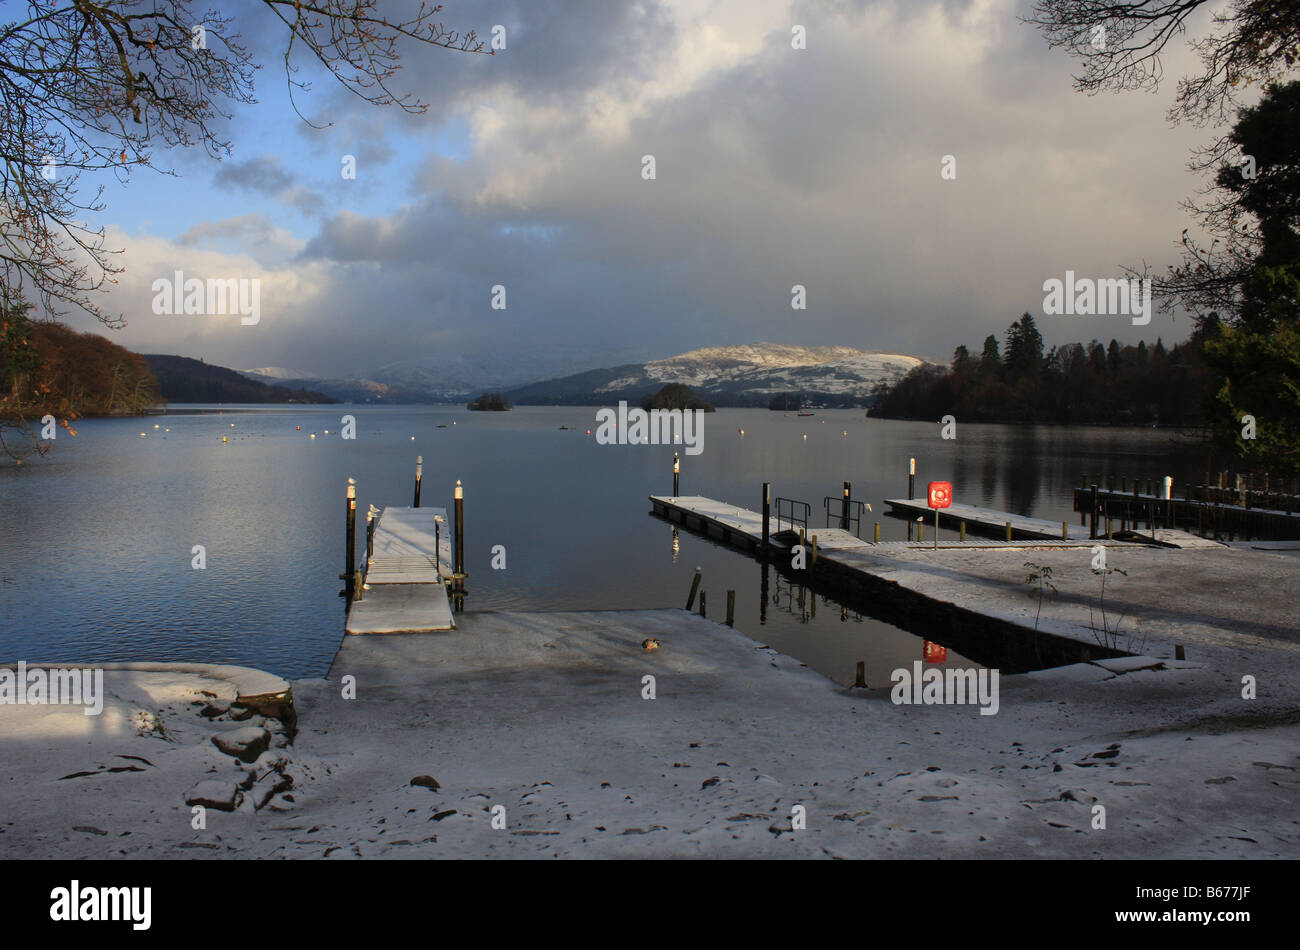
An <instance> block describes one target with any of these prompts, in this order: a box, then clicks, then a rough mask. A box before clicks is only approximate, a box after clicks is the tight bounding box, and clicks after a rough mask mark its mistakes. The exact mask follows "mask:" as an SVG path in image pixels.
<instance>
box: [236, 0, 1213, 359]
mask: <svg viewBox="0 0 1300 950" xmlns="http://www.w3.org/2000/svg"><path fill="white" fill-rule="evenodd" d="M697 6H699V8H700V9H703V6H700V5H697ZM465 9H466V10H467V11H471V13H472V16H474V17H480V16H481V17H483V18H484V19H483V22H475V23H473V24H472V25H473V26H474V27H475V28H477V29H479V30H480V32H481V33H482V34H483V36H484V38H485V39H490V31H491V27H492V25H493V24H494V23H498V22H500V23H502V24H504V25H505V26H506V28H507V36H508V44H509V45H508V48H507V50H506V51H504V52H503V53H501V54H500V55H498V56H496V57H467V56H464V55H462V54H456V53H450V52H447V51H441V50H432V51H425V52H423V53H422V54H420V55H411V56H409V57H408V59H407V60H405V64H406V68H405V69H404V70H403V71H402V73H401V74H400V83H399V85H400V86H401V87H402V88H404V89H413V90H414V91H417V92H421V93H422V95H423V98H425V99H427V100H429V101H430V102H431V103H432V104H433V106H432V108H431V110H430V114H429V116H426V117H423V118H419V117H408V116H403V115H401V114H400V113H398V112H396V111H395V110H388V111H383V112H381V111H376V110H373V109H369V110H367V109H366V108H364V107H362V106H359V105H358V104H357V103H356V101H355V99H352V98H350V97H348V96H347V95H346V94H345V93H342V92H341V91H340V90H338V89H337V88H334V87H329V88H324V87H319V86H318V88H317V90H316V91H315V92H314V93H313V96H320V97H321V98H322V99H325V100H326V101H328V102H329V103H331V104H332V106H336V107H337V109H338V111H337V112H336V113H335V114H334V115H332V116H331V118H332V119H333V120H334V121H335V123H336V124H335V126H334V127H333V128H332V129H330V130H329V131H328V132H326V133H323V134H322V135H319V136H316V137H315V138H313V139H312V142H313V143H314V147H315V148H317V149H318V150H319V151H320V152H321V153H322V154H323V155H325V157H326V158H330V159H331V161H333V162H334V167H337V158H336V157H333V155H332V153H334V152H352V151H354V150H355V149H356V148H357V147H358V145H361V146H365V147H367V148H373V149H377V150H379V152H380V157H379V158H378V159H377V161H376V164H378V162H379V161H382V155H383V150H384V149H390V150H393V149H396V150H397V151H395V152H392V154H393V155H394V156H396V157H401V158H403V160H404V161H406V162H407V164H408V165H409V164H410V163H411V161H412V159H419V160H418V161H416V163H415V164H416V165H417V166H418V167H417V168H416V169H415V171H414V172H413V174H412V175H411V176H410V177H409V179H408V180H403V181H402V182H399V183H398V184H401V185H404V186H405V187H407V188H409V189H410V201H409V202H407V203H406V204H404V205H402V206H401V207H399V208H396V209H395V210H393V211H391V212H388V211H384V212H380V211H377V210H375V209H374V208H373V206H372V205H371V204H370V203H369V199H368V198H356V197H354V198H353V202H354V203H352V204H350V205H348V206H347V207H348V210H337V209H335V210H331V211H330V212H329V213H327V214H326V215H325V216H324V217H323V218H322V219H321V220H320V222H319V227H318V228H317V229H315V230H314V232H313V233H310V234H308V235H304V240H303V241H302V242H301V243H300V244H298V245H297V246H295V247H289V246H288V244H287V243H285V242H283V241H282V242H281V243H280V244H278V245H276V246H277V247H278V248H280V250H281V251H283V253H284V255H285V258H284V259H286V260H291V261H292V265H291V266H290V271H291V273H289V274H287V275H285V280H284V288H285V289H284V290H283V291H282V292H281V293H280V296H278V297H277V296H276V291H275V290H274V289H272V290H271V291H268V299H269V301H270V303H268V304H267V305H266V309H267V310H268V312H269V313H270V314H271V316H270V317H268V318H267V319H265V320H264V323H263V326H262V327H260V328H259V331H258V337H257V339H258V347H259V353H258V355H257V357H256V358H246V359H239V358H238V357H233V356H232V357H229V358H228V359H230V360H233V361H235V362H238V363H243V364H246V365H268V364H270V365H274V364H277V363H279V364H283V365H293V366H306V365H310V366H312V368H316V369H319V370H320V371H321V372H328V373H345V372H355V371H357V370H360V369H364V368H367V367H374V366H378V365H382V364H385V363H389V362H392V361H397V360H411V361H417V362H418V361H419V360H421V359H426V358H427V359H434V358H435V357H441V356H442V355H445V354H448V353H453V354H456V355H457V356H459V357H465V358H470V357H473V358H478V357H480V356H481V357H482V358H483V360H484V361H485V363H490V364H492V365H513V366H524V365H527V366H532V367H535V368H536V375H546V374H548V373H551V372H562V371H565V370H566V369H569V368H573V369H576V368H582V367H584V366H591V365H599V364H601V363H602V362H604V363H608V362H621V361H625V360H627V359H631V358H637V359H644V358H654V357H661V356H666V355H670V354H672V353H675V352H680V351H682V350H686V349H690V348H693V347H697V346H705V345H716V344H725V343H744V342H752V341H755V340H761V339H773V340H781V341H788V342H800V343H810V344H813V343H844V344H849V345H856V346H861V347H866V348H875V349H888V350H895V351H902V352H915V353H919V354H921V355H927V356H937V357H940V358H942V357H946V356H947V355H948V354H949V353H951V350H952V348H953V347H954V346H956V345H957V344H958V343H966V344H968V345H974V346H977V345H978V344H979V342H980V341H981V340H982V339H983V337H984V336H985V335H986V334H987V333H990V332H997V333H1000V332H1001V331H1002V330H1004V329H1005V327H1006V326H1007V324H1009V323H1010V322H1011V321H1012V320H1013V319H1015V318H1016V317H1017V316H1018V315H1019V313H1020V312H1021V311H1024V310H1029V311H1031V312H1036V313H1037V312H1039V310H1040V307H1041V302H1042V289H1041V287H1042V282H1043V281H1044V280H1045V279H1046V278H1048V277H1052V276H1060V275H1061V274H1063V273H1064V270H1065V269H1067V268H1069V269H1073V270H1075V271H1076V272H1078V273H1084V274H1092V275H1096V276H1106V275H1115V274H1117V271H1118V267H1119V266H1120V265H1122V264H1126V263H1133V262H1140V261H1141V260H1142V259H1144V258H1145V259H1151V260H1161V255H1165V254H1172V253H1173V248H1172V239H1173V238H1175V237H1176V236H1177V234H1178V233H1179V232H1180V231H1181V229H1182V227H1184V226H1186V222H1185V221H1184V219H1183V217H1182V213H1181V211H1180V209H1179V207H1178V201H1179V199H1180V198H1182V197H1183V196H1184V195H1185V194H1187V193H1188V192H1189V191H1190V190H1191V189H1192V188H1194V187H1195V184H1196V182H1195V180H1194V179H1191V178H1190V177H1188V176H1186V175H1185V174H1183V172H1182V168H1183V164H1184V162H1185V159H1186V157H1187V151H1188V148H1189V146H1190V145H1191V144H1193V143H1195V142H1196V141H1198V140H1199V133H1197V132H1196V131H1195V130H1186V129H1179V130H1171V129H1169V128H1168V127H1167V126H1166V125H1165V124H1164V122H1163V112H1164V108H1165V104H1164V101H1163V99H1156V98H1153V97H1149V96H1137V95H1130V96H1101V97H1092V98H1089V97H1084V96H1080V95H1078V94H1076V93H1075V92H1073V90H1072V88H1071V84H1070V68H1071V66H1072V65H1073V64H1072V63H1070V62H1069V61H1068V60H1067V59H1066V58H1065V57H1063V56H1061V55H1059V54H1055V53H1052V52H1050V51H1049V50H1047V49H1046V47H1045V45H1044V44H1043V43H1042V40H1041V37H1040V36H1039V35H1038V34H1037V33H1036V32H1035V31H1033V30H1032V29H1031V28H1029V27H1027V26H1025V25H1024V24H1023V23H1021V22H1019V20H1018V19H1017V13H1023V12H1024V10H1025V9H1027V4H1024V3H1022V4H1019V5H1017V6H1012V5H1009V4H1001V3H993V2H969V3H961V2H948V3H942V4H935V3H920V2H906V3H904V2H900V3H896V4H872V3H858V2H839V3H820V4H811V5H803V4H796V5H795V6H794V7H793V8H792V11H786V10H785V9H784V6H783V5H782V4H767V5H764V4H735V5H729V4H726V3H718V4H712V5H709V6H708V10H709V15H708V16H707V17H704V18H698V17H697V16H696V15H695V13H694V12H693V11H694V9H695V8H694V7H690V5H682V7H681V8H680V9H679V10H678V12H676V13H674V12H672V11H671V10H670V5H668V4H640V3H637V4H614V3H608V2H590V3H582V4H573V3H563V4H560V3H555V4H547V3H538V2H528V3H524V2H518V3H513V4H505V5H502V6H499V7H495V8H494V9H493V10H492V12H491V13H488V12H486V11H485V10H484V9H483V8H481V7H478V6H474V7H468V6H467V7H466V8H465ZM682 10H685V11H686V12H682ZM458 13H459V6H458V5H453V6H450V7H449V8H448V10H447V13H446V19H447V20H448V22H458V21H457V20H456V17H457V15H458ZM489 21H490V22H489ZM793 23H798V24H801V25H804V26H805V27H806V29H807V33H808V49H807V50H802V51H797V50H792V49H791V46H790V28H791V24H793ZM1170 72H1171V73H1177V72H1178V68H1177V64H1173V65H1171V67H1170ZM265 75H266V74H265V72H264V74H263V76H264V77H265ZM322 94H323V95H322ZM446 119H454V120H455V121H457V122H461V123H464V125H465V127H466V128H467V129H468V141H469V144H470V147H471V149H472V155H471V157H469V158H468V159H467V160H463V161H462V160H453V159H450V158H448V157H447V156H446V155H442V154H436V153H435V152H434V151H433V149H432V147H431V146H430V144H429V143H432V142H433V141H434V140H435V139H437V137H438V136H439V135H440V134H445V131H446V128H447V127H446V126H445V125H444V121H443V120H446ZM644 154H653V155H654V156H655V158H656V161H657V166H658V168H657V171H658V175H657V178H656V180H654V181H644V180H642V178H641V175H640V169H641V157H642V155H644ZM948 154H951V155H953V156H955V158H956V162H957V168H958V178H957V180H955V181H943V180H941V178H940V175H939V171H940V162H941V159H942V157H943V156H944V155H948ZM421 155H422V156H423V157H422V158H421ZM223 175H224V177H222V178H221V180H222V181H223V182H224V183H227V184H231V185H238V186H240V187H244V188H253V189H258V190H260V191H261V192H262V193H267V194H276V195H279V196H281V200H286V201H292V200H310V197H309V194H310V193H308V194H307V195H299V196H298V197H297V198H295V197H294V196H295V194H296V192H295V191H294V189H295V188H301V187H302V186H301V185H299V184H295V183H294V182H293V179H292V176H291V175H290V174H289V173H288V170H287V169H285V168H284V167H282V166H278V165H277V164H276V162H275V161H274V159H273V158H269V157H268V158H264V159H258V160H254V161H250V162H246V163H244V164H243V165H239V166H234V167H232V169H231V170H230V172H229V174H225V170H223ZM355 184H356V185H357V186H358V188H359V189H360V188H364V187H369V188H372V189H373V188H375V187H377V186H376V185H375V184H374V183H373V181H372V182H371V183H369V184H367V183H366V182H365V181H364V180H362V179H360V178H359V180H358V181H357V182H356V183H355ZM390 184H391V183H390ZM368 194H373V191H372V192H365V191H361V190H358V191H357V192H355V195H361V196H364V195H368ZM497 284H502V285H504V286H505V287H506V288H507V294H508V300H509V306H508V309H506V310H504V311H496V310H492V309H491V308H490V306H489V300H490V294H491V288H492V287H493V286H494V285H497ZM793 284H802V285H805V286H806V287H807V289H808V301H809V309H808V310H807V311H803V312H798V311H792V310H791V308H790V293H791V286H792V285H793ZM1157 322H1158V321H1157ZM1040 324H1041V325H1042V326H1043V332H1044V334H1045V335H1046V336H1047V338H1048V341H1049V343H1053V342H1063V341H1065V340H1074V339H1083V340H1087V339H1089V338H1091V337H1092V336H1094V335H1096V336H1101V337H1103V338H1104V339H1109V337H1110V336H1112V335H1114V336H1119V337H1120V338H1121V339H1124V338H1125V336H1126V332H1128V333H1132V332H1133V331H1132V330H1131V329H1129V328H1127V327H1126V326H1123V325H1121V324H1119V323H1115V322H1112V323H1110V324H1108V325H1107V324H1104V321H1095V320H1094V321H1086V320H1084V321H1080V320H1077V319H1076V320H1073V321H1067V320H1064V319H1061V318H1053V319H1051V320H1046V319H1044V320H1040ZM1149 329H1150V330H1151V331H1152V336H1154V333H1155V332H1161V331H1162V332H1165V334H1166V336H1170V335H1174V336H1176V335H1178V334H1179V333H1181V332H1183V330H1184V329H1185V328H1179V329H1177V330H1173V331H1171V330H1169V329H1163V328H1160V327H1157V326H1155V325H1154V324H1153V326H1152V327H1151V328H1149ZM230 345H231V346H232V347H233V346H236V345H237V344H236V343H234V342H232V343H231V344H230ZM311 361H314V362H311Z"/></svg>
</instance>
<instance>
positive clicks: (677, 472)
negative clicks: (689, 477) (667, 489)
mask: <svg viewBox="0 0 1300 950" xmlns="http://www.w3.org/2000/svg"><path fill="white" fill-rule="evenodd" d="M681 474H682V460H681V457H680V456H678V454H677V453H676V452H674V453H673V497H674V498H677V497H679V494H680V493H679V491H678V487H679V482H678V480H679V479H680V477H681Z"/></svg>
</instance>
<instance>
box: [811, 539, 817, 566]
mask: <svg viewBox="0 0 1300 950" xmlns="http://www.w3.org/2000/svg"><path fill="white" fill-rule="evenodd" d="M812 562H813V563H814V564H816V563H817V535H815V534H814V535H813V536H812Z"/></svg>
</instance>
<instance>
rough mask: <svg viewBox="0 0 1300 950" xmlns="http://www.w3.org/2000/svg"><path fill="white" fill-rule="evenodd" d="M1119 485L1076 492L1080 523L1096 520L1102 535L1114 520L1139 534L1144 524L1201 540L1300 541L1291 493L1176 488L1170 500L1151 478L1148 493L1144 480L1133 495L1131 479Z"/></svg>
mask: <svg viewBox="0 0 1300 950" xmlns="http://www.w3.org/2000/svg"><path fill="white" fill-rule="evenodd" d="M1114 481H1115V480H1114V478H1109V479H1108V487H1106V488H1103V487H1101V486H1100V485H1099V484H1095V483H1094V484H1093V485H1089V486H1087V487H1083V488H1076V489H1074V510H1075V511H1077V512H1079V513H1080V514H1081V516H1082V517H1081V519H1080V520H1081V521H1084V522H1087V521H1088V520H1089V519H1090V518H1095V519H1096V522H1097V525H1098V527H1097V533H1098V534H1099V535H1104V534H1105V533H1106V528H1105V526H1106V523H1107V522H1108V521H1109V522H1112V523H1113V524H1114V526H1115V527H1116V528H1117V530H1122V529H1124V528H1133V529H1134V530H1136V529H1137V527H1138V526H1140V525H1145V526H1146V527H1147V528H1148V529H1150V528H1152V527H1166V528H1181V529H1183V530H1185V531H1189V532H1195V533H1197V534H1199V535H1200V536H1201V537H1214V538H1226V539H1227V540H1230V541H1231V540H1237V539H1241V540H1246V541H1249V540H1273V541H1285V540H1296V539H1300V514H1298V513H1297V508H1298V507H1300V505H1298V504H1297V502H1298V501H1300V499H1297V498H1295V497H1294V496H1291V495H1284V494H1280V493H1271V494H1268V495H1264V494H1263V493H1256V492H1248V491H1246V490H1245V489H1237V490H1233V489H1224V488H1222V487H1219V488H1216V487H1214V486H1203V485H1202V486H1192V485H1183V486H1182V491H1181V492H1177V491H1174V490H1173V489H1172V486H1171V490H1170V492H1169V497H1168V498H1166V497H1165V496H1164V495H1163V494H1160V493H1157V492H1153V491H1152V490H1151V489H1152V488H1154V486H1152V485H1151V481H1152V480H1151V479H1147V487H1148V490H1147V491H1140V490H1139V483H1140V480H1139V479H1134V480H1133V490H1132V491H1128V490H1127V484H1126V483H1127V479H1124V480H1123V481H1122V482H1121V489H1120V490H1118V491H1117V490H1115V487H1114ZM1180 495H1181V497H1179V496H1180ZM1261 496H1262V497H1261ZM1252 501H1253V502H1254V504H1252ZM1261 501H1262V502H1263V505H1261V504H1260V502H1261ZM1267 506H1277V507H1267Z"/></svg>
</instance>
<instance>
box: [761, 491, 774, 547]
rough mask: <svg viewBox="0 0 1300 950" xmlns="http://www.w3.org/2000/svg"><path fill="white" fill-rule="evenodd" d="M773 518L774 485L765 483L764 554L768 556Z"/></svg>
mask: <svg viewBox="0 0 1300 950" xmlns="http://www.w3.org/2000/svg"><path fill="white" fill-rule="evenodd" d="M771 518H772V483H771V482H764V483H763V552H764V553H765V554H766V553H767V549H768V544H769V541H768V539H769V537H770V532H769V527H770V525H771Z"/></svg>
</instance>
